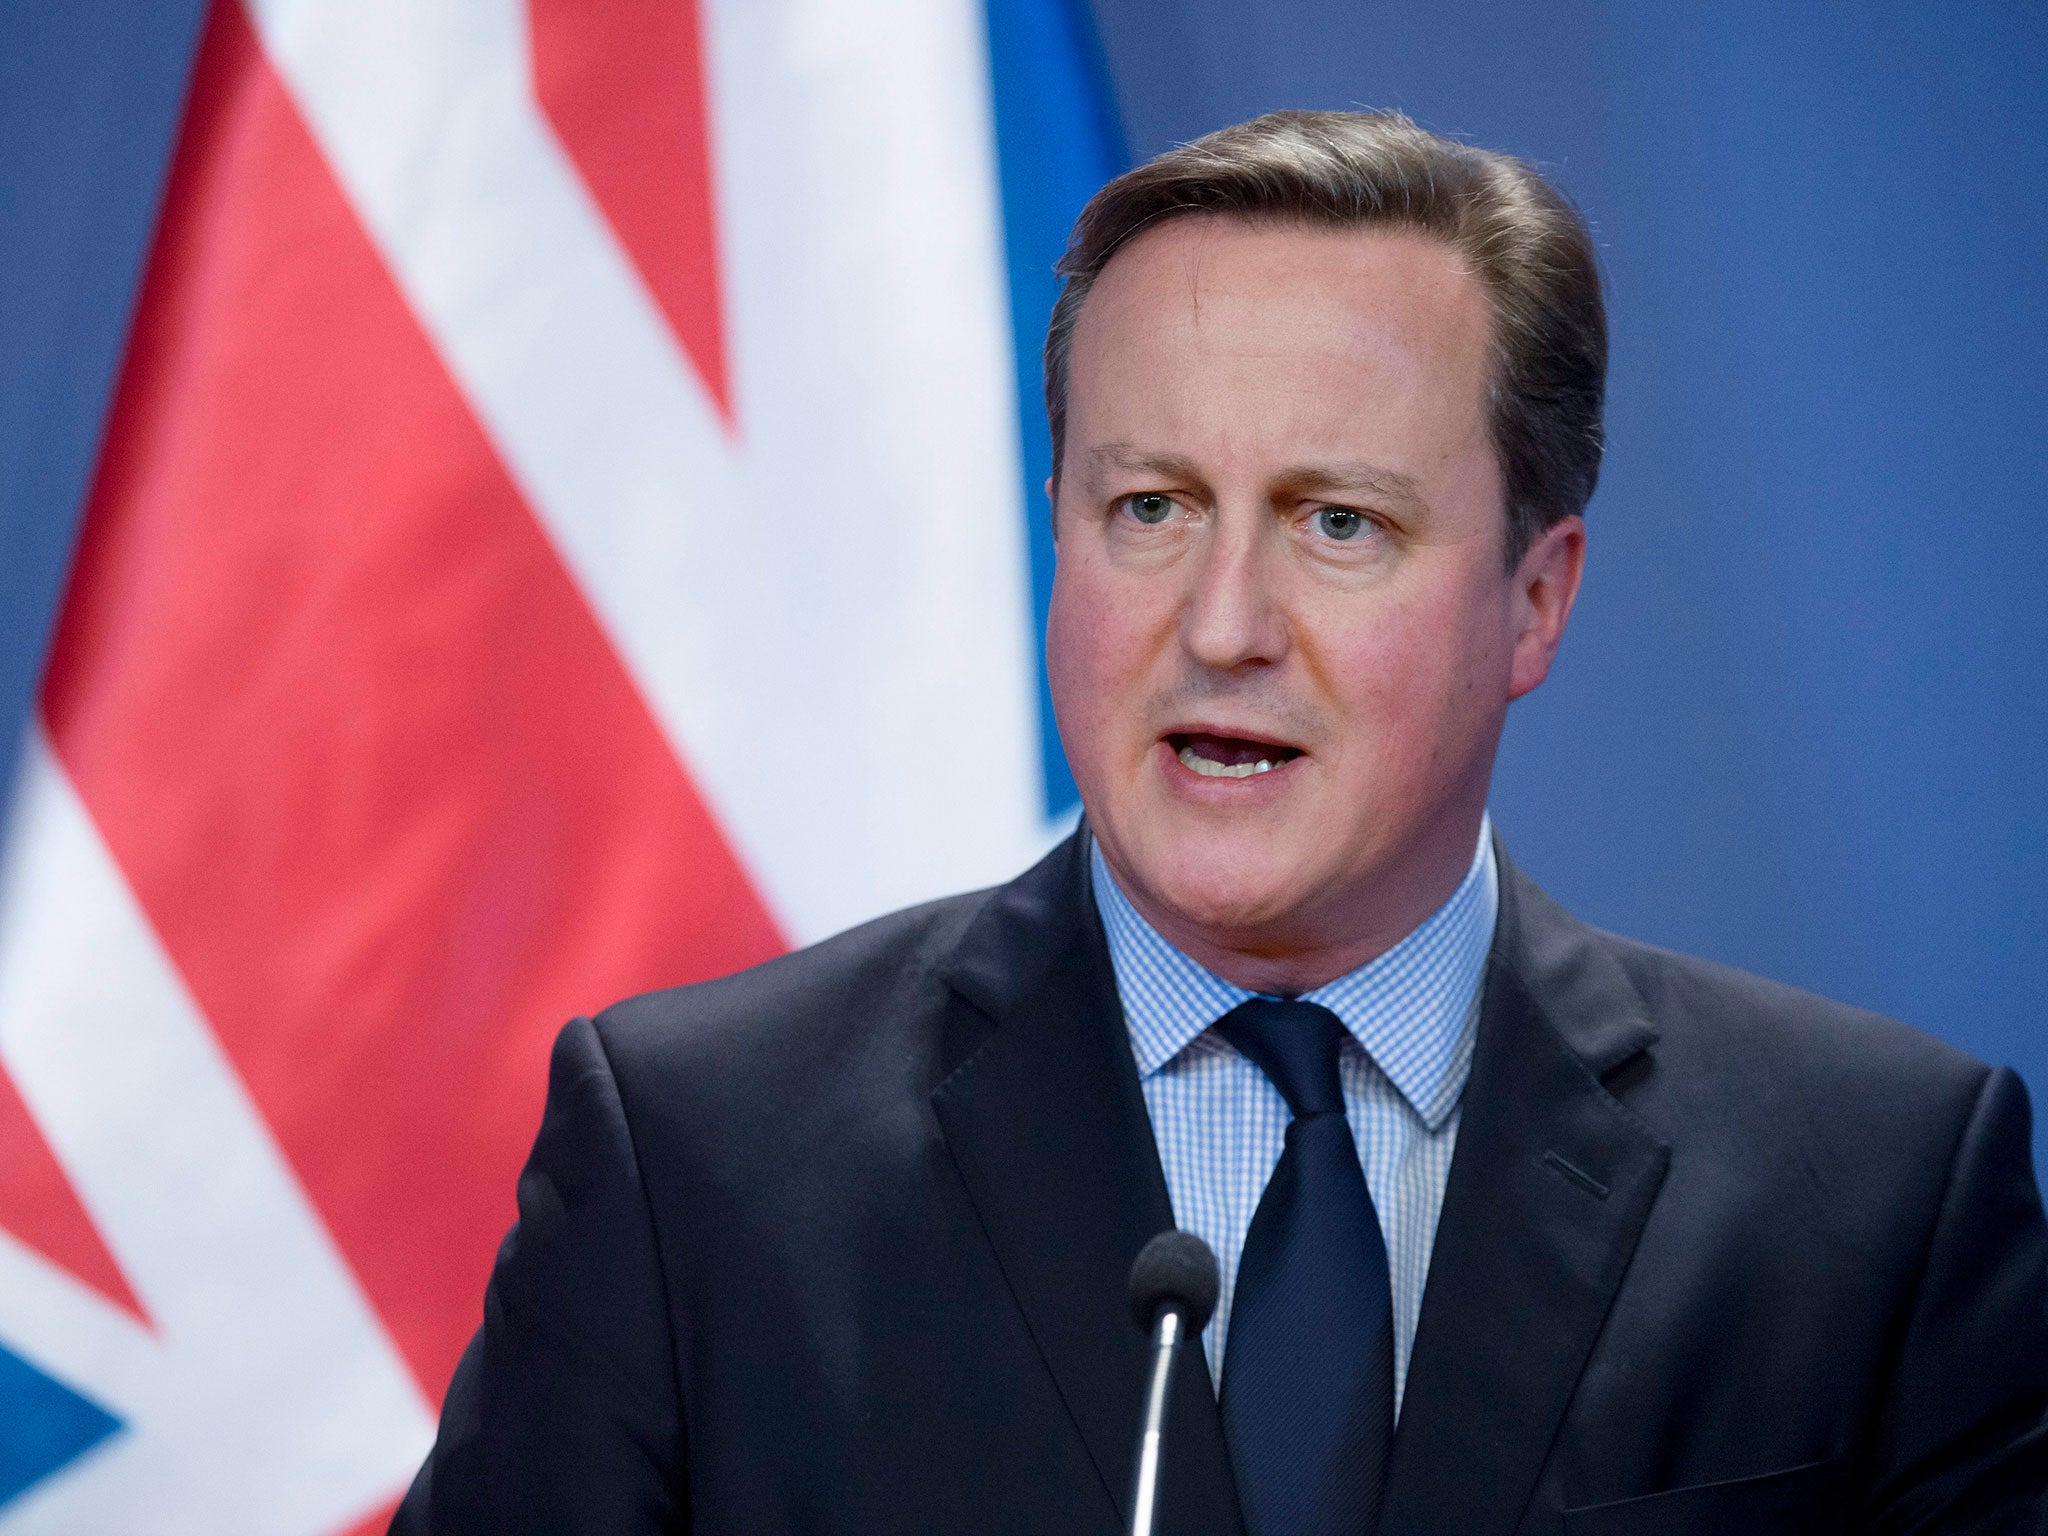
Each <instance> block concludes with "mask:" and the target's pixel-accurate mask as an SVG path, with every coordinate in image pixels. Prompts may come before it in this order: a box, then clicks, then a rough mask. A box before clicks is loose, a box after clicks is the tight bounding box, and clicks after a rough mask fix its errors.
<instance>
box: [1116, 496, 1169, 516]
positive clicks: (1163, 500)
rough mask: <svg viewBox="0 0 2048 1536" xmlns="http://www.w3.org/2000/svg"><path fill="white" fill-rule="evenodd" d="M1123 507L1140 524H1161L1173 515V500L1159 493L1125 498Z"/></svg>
mask: <svg viewBox="0 0 2048 1536" xmlns="http://www.w3.org/2000/svg"><path fill="white" fill-rule="evenodd" d="M1124 506H1125V507H1126V508H1127V509H1128V510H1129V511H1130V514H1131V516H1133V517H1135V518H1136V519H1137V520H1138V521H1139V522H1141V523H1163V522H1165V521H1166V520H1167V519H1168V518H1169V517H1171V516H1172V515H1173V498H1172V497H1171V496H1168V495H1165V494H1163V493H1162V492H1159V491H1140V492H1139V493H1138V494H1137V495H1135V496H1126V497H1125V498H1124Z"/></svg>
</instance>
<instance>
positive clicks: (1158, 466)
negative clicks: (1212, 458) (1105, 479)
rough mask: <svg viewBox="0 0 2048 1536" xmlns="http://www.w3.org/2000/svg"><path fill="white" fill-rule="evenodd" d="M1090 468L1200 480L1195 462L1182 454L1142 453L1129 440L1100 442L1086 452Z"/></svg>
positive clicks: (1200, 474)
mask: <svg viewBox="0 0 2048 1536" xmlns="http://www.w3.org/2000/svg"><path fill="white" fill-rule="evenodd" d="M1087 459H1088V462H1089V466H1090V467H1091V468H1094V469H1121V470H1123V471H1125V472H1126V473H1127V474H1137V475H1159V476H1162V477H1164V478H1166V479H1169V480H1200V479H1201V478H1202V473H1201V471H1200V470H1199V469H1197V468H1196V467H1195V461H1194V460H1193V459H1191V458H1189V457H1188V456H1187V455H1186V454H1182V453H1146V452H1144V451H1142V450H1141V449H1139V448H1137V447H1135V446H1134V445H1132V444H1130V443H1125V442H1115V443H1101V444H1098V445H1097V446H1095V447H1093V448H1090V449H1089V450H1088V452H1087Z"/></svg>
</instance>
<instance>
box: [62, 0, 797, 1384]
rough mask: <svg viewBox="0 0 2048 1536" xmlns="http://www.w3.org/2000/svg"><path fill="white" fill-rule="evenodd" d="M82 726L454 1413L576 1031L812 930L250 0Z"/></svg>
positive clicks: (139, 412) (132, 836) (189, 202)
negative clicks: (523, 477)
mask: <svg viewBox="0 0 2048 1536" xmlns="http://www.w3.org/2000/svg"><path fill="white" fill-rule="evenodd" d="M678 600H679V601H682V600H686V599H685V598H684V597H683V596H681V595H680V594H679V597H678ZM43 702H44V708H45V711H46V713H47V717H48V722H49V727H50V732H51V736H52V738H53V741H54V743H55V746H56V750H57V752H58V755H59V757H60V758H61V760H62V761H63V763H64V765H65V767H66V768H67V769H68V771H69V772H70V774H71V777H72V778H73V780H74V781H75V783H76V784H77V786H78V788H79V791H80V793H81V795H82V797H83V799H84V801H85V803H86V805H87V807H88V809H89V810H90V812H91V814H92V816H93V817H94V819H95V821H96V822H97V824H98V826H99V827H100V829H101V831H102V833H103V835H104V836H105V837H106V840H107V842H108V845H109V846H110V848H111V849H112V850H113V853H114V856H115V858H116V859H117V860H118V862H119V863H120V866H121V868H122V870H123V872H124V874H125V875H126V877H127V879H128V880H129V882H130V883H131V885H132V886H133V888H134V890H135V892H136V894H137V896H138V897H139V899H140V900H141V902H142V905H143V906H144V908H145V909H146V910H147V912H148V914H149V916H150V918H151V919H152V921H153V922H154V923H155V925H156V928H157V930H158V932H159V933H160V934H161V935H162V936H163V939H164V941H165V945H166V947H167V949H168V951H169V953H170V955H171V957H172V959H173V960H174V962H175V963H176V965H177V966H178V968H179V970H180V971H181V972H182V973H183V975H184V977H185V979H186V981H187V983H188V984H189V986H190V987H191V989H192V992H193V993H194V995H195V996H196V997H197V999H198V1000H199V1003H200V1005H201V1007H202V1009H203V1010H204V1012H205V1014H206V1016H207V1018H208V1019H209V1020H210V1021H211V1022H212V1024H213V1026H214V1027H215V1028H216V1029H217V1030H218V1032H219V1034H220V1037H221V1040H222V1042H223V1043H224V1045H225V1046H226V1048H227V1050H228V1052H229V1054H230V1056H231V1057H232V1059H233V1061H234V1063H235V1065H236V1067H237V1068H238V1070H239V1071H240V1072H241V1074H242V1075H243V1077H244V1079H245V1080H246V1082H247V1084H248V1086H249V1088H250V1090H251V1092H252V1093H253V1095H254V1097H255V1099H256V1101H257V1103H258V1104H259V1105H260V1106H261V1108H262V1111H263V1113H264V1115H265V1116H266V1118H267V1119H268V1121H269V1123H270V1125H271V1127H272V1129H273V1131H274V1132H275V1134H276V1136H277V1138H278V1140H279V1141H280V1143H281V1144H282V1146H283V1148H284V1150H285V1152H286V1154H287V1155H288V1156H289V1158H290V1159H291V1162H292V1165H293V1166H294V1168H295V1169H296V1170H297V1172H298V1174H299V1176H300V1178H301V1179H302V1180H303V1181H304V1184H305V1187H306V1189H307V1191H308V1192H309V1194H310V1195H311V1197H312V1199H313V1201H314V1203H315V1205H316V1206H317V1208H318V1209H319V1211H320V1212H321V1214H322V1215H323V1217H324V1218H325V1220H326V1221H327V1223H328V1225H329V1227H330V1228H331V1229H332V1231H333V1232H334V1234H335V1236H336V1238H337V1239H338V1240H339V1242H340V1244H341V1246H342V1248H343V1250H344V1251H345V1252H346V1254H347V1255H348V1257H349V1259H350V1261H351V1262H352V1263H353V1264H354V1266H355V1269H356V1272H357V1274H358V1275H359V1276H360V1278H361V1279H362V1281H363V1284H364V1286H365V1287H366V1289H367V1290H368V1292H369V1294H370V1296H371V1298H372V1300H373V1301H374V1302H375V1303H376V1305H377V1306H378V1308H379V1309H380V1311H381V1312H382V1314H383V1316H384V1318H385V1320H386V1321H387V1323H388V1324H389V1325H390V1326H391V1328H392V1330H393V1332H394V1334H395V1336H396V1337H397V1339H398V1341H399V1343H400V1345H401V1347H402V1348H403V1349H404V1351H405V1353H406V1355H407V1357H408V1358H409V1359H410V1361H411V1362H412V1364H413V1367H414V1369H415V1371H416V1372H417V1374H418V1376H419V1379H420V1380H421V1382H422V1383H423V1384H424V1385H425V1386H426V1387H427V1389H428V1390H429V1391H430V1392H433V1393H436V1394H438V1392H439V1391H440V1390H441V1389H442V1387H443V1386H444V1385H445V1383H446V1380H447V1378H448V1375H449V1373H450V1371H451V1370H452V1368H453V1366H454V1363H455V1359H456V1356H457V1354H458V1352H459V1351H460V1349H461V1347H462V1344H463V1342H464V1340H465V1339H466V1337H467V1335H468V1334H469V1332H470V1330H471V1329H472V1328H473V1327H474V1325H475V1323H476V1321H477V1318H478V1315H479V1312H478V1307H479V1301H480V1298H481V1294H482V1285H483V1280H484V1276H485V1273H486V1270H487V1268H488V1264H489V1260H490V1256H491V1253H492V1251H493V1249H494V1247H495V1245H496V1243H497V1241H498V1238H499V1236H500V1235H501V1234H502V1232H503V1229H504V1227H505V1225H506V1223H507V1222H508V1221H509V1219H510V1217H511V1214H512V1203H511V1198H512V1185H513V1178H514V1174H515V1172H516V1170H517V1167H518V1164H519V1162H520V1159H521V1157H522V1155H523V1153H524V1150H525V1148H526V1145H527V1143H528V1142H529V1140H530V1139H531V1137H532V1134H533V1130H534V1126H535V1124H536V1122H537V1116H538V1109H539V1102H540V1093H541V1088H542V1081H543V1072H544V1065H545V1057H546V1048H547V1042H548V1040H549V1039H550V1038H551V1036H552V1035H553V1032H554V1031H555V1029H556V1028H557V1027H558V1026H559V1024H560V1023H561V1021H562V1020H563V1019H564V1018H565V1017H566V1016H568V1015H569V1014H571V1013H574V1012H579V1011H585V1010H589V1009H592V1008H595V1007H597V1006H600V1005H602V1004H603V1003H605V1002H607V1001H609V1000H610V999H612V998H614V997H616V996H618V995H620V994H622V993H626V992H631V991H635V990H639V989H642V988H647V987H652V986H656V985H661V984H666V983H672V982H680V981H686V980H690V979H693V978H698V977H704V976H708V975H712V974H715V973H718V972H723V971H727V970H731V969H733V968H735V967H738V966H741V965H744V964H747V963H749V962H751V961H754V960H758V959H761V958H763V957H765V956H767V955H769V954H771V953H773V952H775V951H776V950H777V949H779V948H780V947H781V944H780V940H779V938H778V936H777V933H776V931H775V928H774V925H773V923H772V922H771V920H770V919H769V917H768V915H767V913H766V912H765V911H764V909H763V907H762V905H761V903H760V901H759V900H758V899H757V898H756V896H755V895H754V893H753V892H752V890H751V889H750V887H749V884H748V881H747V879H746V877H745V876H744V874H743V873H742V871H741V870H740V868H739V866H738V865H737V864H736V862H735V861H734V859H733V857H732V855H731V853H730V852H729V851H728V849H727V848H726V846H725V844H724V842H723V841H722V839H721V837H720V834H719V832H718V829H717V828H716V827H715V826H714V825H713V824H712V822H711V820H710V818H709V817H708V816H707V814H706V812H705V809H704V807H703V805H702V804H701V803H700V801H699V800H698V797H697V795H696V794H695V792H694V790H693V789H692V787H691V785H690V783H689V782H688V780H687V779H686V778H685V776H684V774H683V772H682V771H681V769H680V768H679V767H678V765H677V763H676V761H675V758H674V756H673V755H672V753H671V752H670V750H669V748H668V747H667V746H666V744H665V743H664V740H663V738H662V736H661V734H660V732H659V730H658V729H657V727H656V725H655V723H654V721H653V719H652V718H651V717H650V715H649V714H648V711H647V709H646V707H645V706H644V704H643V702H642V700H641V698H640V697H639V695H638V694H637V692H636V691H635V689H634V687H633V684H632V683H631V682H630V681H629V679H628V678H627V676H626V674H625V672H624V671H623V670H622V668H621V665H620V663H619V661H618V658H617V656H616V655H615V653H614V652H613V651H612V649H611V648H610V646H609V645H608V644H607V642H606V639H605V637H604V635H603V634H602V633H601V632H600V630H599V627H598V624H597V623H596V621H595V619H594V618H593V616H592V614H591V612H590V610H589V608H588V607H587V605H586V604H585V602H584V599H583V597H582V595H581V594H580V592H579V591H578V589H577V588H576V586H575V585H574V584H573V582H572V581H571V579H570V577H569V575H568V573H567V572H566V570H565V569H564V567H563V566H562V564H561V562H560V560H559V559H558V558H557V556H556V553H555V551H554V549H553V548H552V546H551V545H550V544H549V543H548V541H547V539H546V538H545V537H544V536H543V535H542V533H541V531H540V529H539V527H538V526H537V524H536V523H535V521H534V519H533V517H532V515H531V513H530V512H529V510H528V509H527V507H526V506H525V505H524V504H523V503H522V502H521V500H520V498H519V496H518V494H517V493H516V492H515V490H514V488H513V486H512V484H511V483H510V481H509V480H508V478H507V476H506V474H505V472H504V470H503V469H502V467H501V466H500V464H499V462H498V460H497V459H496V457H495V456H494V455H493V453H492V451H491V450H490V448H489V447H488V445H487V444H486V442H485V440H484V438H483V436H482V434H481V432H480V431H479V429H478V427H477V424H476V422H475V421H474V419H473V418H472V416H471V414H470V412H469V410H468V408H467V407H466V405H465V403H464V401H463V399H462V398H461V396H460V395H459V394H458V393H457V391H456V388H455V386H454V384H453V382H452V381H451V379H450V378H449V376H448V374H447V373H446V371H445V370H444V369H443V367H442V366H441V364H440V361H439V360H438V358H437V357H436V356H435V355H434V353H433V352H432V350H431V348H430V346H429V344H428V342H427V340H426V338H425V337H424V336H423V335H422V333H421V331H420V329H419V327H418V325H417V324H416V323H415V321H414V319H413V317H412V315H411V313H410V311H409V310H408V309H407V308H406V306H405V304H404V302H403V301H402V299H401V297H400V295H399V293H398V291H397V290H396V288H395V286H394V284H393V282H392V280H391V278H390V277H389V275H388V274H387V273H386V271H385V270H384V269H383V267H382V266H381V265H380V264H379V261H378V259H377V257H376V256H375V254H374V252H373V251H372V249H371V247H370V245H369V243H368V240H367V239H366V237H365V235H364V233H363V231H362V229H361V228H360V226H359V225H358V223H357V221H356V219H355V218H354V216H353V215H352V213H351V211H350V209H349V208H348V206H347V204H346V203H345V201H344V199H343V197H342V194H341V192H340V189H339V188H338V187H337V186H336V184H335V182H334V181H333V179H332V178H331V177H330V175H329V173H328V170H327V167H326V165H325V163H324V162H323V161H322V160H321V158H320V156H319V154H318V152H317V151H316V149H315V146H314V144H313V142H312V140H311V138H310V137H309V135H308V133H307V131H306V129H305V127H304V125H303V124H302V123H301V121H300V119H299V118H298V116H297V114H296V112H295V111H294V109H293V107H292V104H291V103H290V101H289V100H288V98H287V96H286V94H285V92H284V90H283V89H282V87H281V86H280V83H279V82H278V80H277V79H276V77H275V76H274V75H273V74H272V72H271V70H270V68H269V67H268V65H267V63H266V62H265V61H264V59H263V57H262V55H261V53H260V50H259V47H258V44H257V42H256V39H255V37H254V35H253V33H252V32H251V30H250V28H249V26H248V24H247V22H246V20H245V18H244V17H243V15H242V13H241V11H240V9H239V8H238V7H235V6H233V5H222V6H219V7H217V8H216V11H215V14H214V19H213V21H212V23H211V25H210V27H209V30H208V33H207V36H206V40H205V42H204V45H203V48H202V54H201V58H200V62H199V65H198V70H197V77H196V83H195V85H194V94H193V101H192V106H191V109H190V120H189V122H188V125H187V128H186V131H185V137H184V141H183V143H182V145H181V148H180V150H179V154H178V159H177V162H176V166H175V168H174V170H173V173H172V178H171V183H170V189H169V192H168V205H167V212H166V216H165V223H164V227H163V230H162V233H161V235H160V237H159V243H158V248H157V250H156V252H155V255H154V257H153V260H152V265H151V269H150V273H149V277H148V280H147V282H146V284H145V288H144V291H143V294H142V298H141V303H140V310H139V314H138V318H137V321H136V329H135V336H134V340H133V342H132V343H131V346H130V353H129V357H128V361H127V365H126V368H125V371H124V374H123V377H122V381H121V386H120V390H119V394H118V396H117V399H116V402H115V406H114V411H113V415H112V418H111V424H110V427H109V434H108V443H107V448H106V452H105V456H104V460H103V463H102V465H101V469H100V475H99V480H98V484H97V486H96V488H95V491H94V494H93V498H92V502H91V505H90V509H89V512H88V516H87V521H86V525H85V530H84V534H83V543H82V547H81V553H80V556H79V560H78V565H77V569H76V572H75V574H74V577H73V581H72V587H71V591H70V594H69V597H68V600H67V603H66V607H65V610H64V614H63V618H62V622H61V625H60V630H59V634H58V636H57V640H56V646H55V651H54V656H53V660H52V662H51V668H50V674H49V679H48V682H47V684H46V687H45V691H44V700H43Z"/></svg>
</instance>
